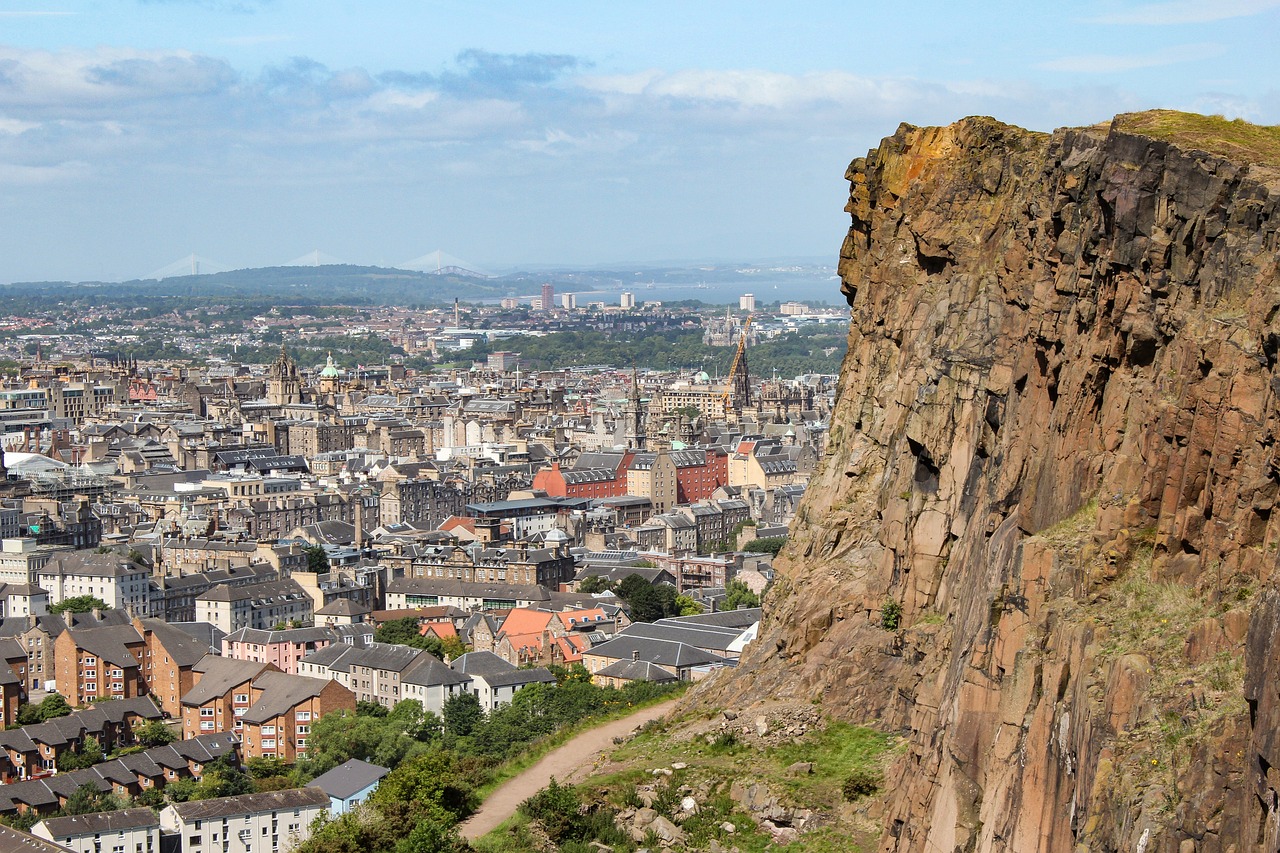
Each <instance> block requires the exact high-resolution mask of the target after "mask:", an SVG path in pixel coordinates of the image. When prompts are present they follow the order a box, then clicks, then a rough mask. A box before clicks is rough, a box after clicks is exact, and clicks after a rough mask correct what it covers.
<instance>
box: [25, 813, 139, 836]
mask: <svg viewBox="0 0 1280 853" xmlns="http://www.w3.org/2000/svg"><path fill="white" fill-rule="evenodd" d="M41 823H43V824H44V828H45V829H46V830H48V831H49V834H50V835H51V836H53V837H54V838H67V837H74V836H76V835H88V834H92V833H95V832H117V831H119V830H122V829H147V828H150V827H159V826H160V818H158V817H157V816H156V813H155V812H153V811H152V810H151V809H147V808H141V809H120V810H119V811H114V812H94V813H93V814H81V815H73V816H71V817H48V818H45V819H44V820H42V821H41Z"/></svg>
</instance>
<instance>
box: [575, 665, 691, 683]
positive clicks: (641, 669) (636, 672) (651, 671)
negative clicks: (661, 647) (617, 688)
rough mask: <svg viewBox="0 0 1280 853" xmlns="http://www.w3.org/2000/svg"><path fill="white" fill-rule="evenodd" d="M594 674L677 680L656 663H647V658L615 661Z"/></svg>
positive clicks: (643, 679)
mask: <svg viewBox="0 0 1280 853" xmlns="http://www.w3.org/2000/svg"><path fill="white" fill-rule="evenodd" d="M594 674H595V675H599V676H607V677H610V678H621V679H623V680H625V681H655V682H660V683H661V682H668V681H677V680H678V679H677V677H676V676H674V675H672V674H671V673H670V672H669V671H667V670H665V669H663V668H662V667H660V666H658V665H657V664H656V663H649V661H647V660H620V661H616V662H614V663H611V664H609V665H608V666H606V667H604V668H603V669H598V670H596V671H595V673H594Z"/></svg>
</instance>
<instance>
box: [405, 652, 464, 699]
mask: <svg viewBox="0 0 1280 853" xmlns="http://www.w3.org/2000/svg"><path fill="white" fill-rule="evenodd" d="M470 689H471V678H470V677H469V676H467V675H464V674H462V673H460V672H457V671H455V670H454V669H453V668H452V667H449V666H446V665H445V664H444V663H443V662H442V661H440V660H438V659H437V658H436V656H435V655H430V654H429V655H425V656H424V657H422V658H420V660H419V663H418V664H417V665H416V666H414V667H413V668H412V669H410V670H409V671H408V672H406V673H405V674H404V676H403V677H402V678H401V679H400V695H401V698H402V699H416V700H417V701H419V702H421V703H422V709H423V710H424V711H430V712H432V713H433V714H442V713H444V703H445V702H448V701H449V700H450V699H452V698H453V697H454V696H457V695H458V694H460V693H466V692H467V691H469V690H470Z"/></svg>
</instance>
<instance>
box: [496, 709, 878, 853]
mask: <svg viewBox="0 0 1280 853" xmlns="http://www.w3.org/2000/svg"><path fill="white" fill-rule="evenodd" d="M902 746H903V741H902V739H901V738H900V737H898V736H896V735H892V734H886V733H883V732H879V731H876V730H874V729H870V728H866V727H862V726H852V725H848V724H846V723H838V722H831V723H829V724H828V725H826V726H825V727H824V728H823V729H821V730H813V731H810V732H809V733H808V734H806V735H805V736H803V737H801V738H799V739H798V740H797V741H795V742H792V743H788V744H785V745H782V746H776V747H767V748H764V749H762V748H760V747H759V746H758V745H754V744H751V743H749V742H748V741H747V740H746V739H745V738H740V737H738V736H737V735H736V733H735V729H734V727H729V728H728V729H725V730H722V731H718V732H715V731H713V732H712V733H710V734H701V735H695V736H692V737H690V736H689V735H688V734H687V733H685V734H681V733H678V732H677V731H673V728H672V727H671V726H670V725H669V724H658V725H650V726H648V727H646V728H645V730H644V731H643V732H642V733H641V734H639V735H637V736H636V737H634V738H633V739H632V740H630V741H629V742H628V743H627V744H625V745H624V746H622V747H619V748H618V749H617V750H615V751H614V753H613V757H612V761H613V765H614V769H613V770H612V772H608V773H607V774H604V775H597V776H594V777H592V778H590V779H588V780H587V781H585V782H583V783H582V784H580V785H578V786H576V788H577V790H578V792H579V796H580V797H581V798H582V800H584V801H586V802H590V803H598V804H602V805H603V806H604V807H606V808H608V809H610V810H612V809H619V808H624V807H627V806H635V805H637V804H638V801H637V796H638V795H637V790H638V789H639V788H641V787H645V786H649V787H654V786H656V788H657V791H658V793H659V800H660V802H661V803H662V805H659V806H656V807H657V808H659V810H660V811H668V810H669V809H670V808H671V806H672V804H673V803H675V802H678V801H679V799H680V797H681V796H683V793H682V789H683V788H684V787H685V786H688V787H689V788H690V789H692V790H693V791H695V792H697V793H696V798H697V799H698V801H699V804H700V813H699V814H698V815H697V816H696V818H694V819H691V820H690V821H686V822H685V823H684V824H683V825H682V829H683V830H684V831H685V832H686V833H687V834H688V836H689V839H688V842H689V846H690V847H691V848H693V849H706V848H707V847H708V846H709V844H710V842H711V841H712V840H715V841H716V842H718V843H719V844H720V845H721V846H722V847H723V848H724V849H726V850H727V849H730V848H737V849H738V850H739V851H741V853H765V851H769V853H837V851H839V853H859V851H862V853H869V851H871V850H874V849H875V845H876V840H877V837H878V835H879V831H880V827H878V826H876V825H874V824H872V823H871V822H870V821H869V820H866V819H859V820H855V822H854V823H853V824H852V825H851V824H850V823H849V822H848V821H849V818H848V817H846V818H845V819H843V820H837V819H836V815H837V814H838V813H841V812H842V811H843V810H844V805H845V796H844V792H843V787H844V783H845V780H847V779H849V778H850V777H851V776H853V775H859V777H860V778H868V779H878V780H880V784H883V778H884V777H883V774H884V770H885V767H886V765H887V764H888V762H889V761H891V760H892V758H893V757H894V756H895V755H896V754H897V753H898V752H899V751H900V750H901V748H902ZM798 761H811V762H813V768H814V772H813V773H812V774H811V775H788V773H787V772H786V769H787V767H789V766H791V765H792V764H794V763H796V762H798ZM674 762H684V763H685V764H687V765H688V767H687V769H684V770H679V771H676V773H675V775H674V776H672V777H668V778H667V779H665V780H664V779H663V778H662V777H655V776H654V775H653V772H652V771H653V768H655V767H669V766H670V765H671V764H673V763H674ZM734 781H742V782H745V783H747V784H750V783H754V782H761V783H764V784H765V785H767V786H768V788H769V790H770V792H771V793H772V794H774V795H776V796H778V797H779V798H780V800H781V801H782V802H784V803H786V804H788V805H793V806H799V807H804V808H809V809H812V810H814V811H816V812H818V813H820V814H822V815H824V816H825V817H824V819H822V820H820V821H819V825H818V826H817V827H816V828H814V829H811V830H808V831H806V832H803V833H801V835H800V837H799V838H798V839H797V840H796V841H795V842H794V843H791V844H786V845H778V844H776V843H775V842H774V841H773V838H772V837H771V836H770V835H769V833H768V832H766V831H765V830H764V829H762V828H760V827H757V826H756V825H755V824H754V822H753V821H752V819H751V817H750V816H749V815H748V814H747V813H746V812H745V811H744V810H743V808H742V807H741V806H740V805H739V804H738V803H736V802H734V801H733V800H732V799H731V798H730V797H729V790H730V787H731V786H732V784H733V782H734ZM726 821H727V822H729V823H732V824H733V825H734V827H735V829H734V831H733V832H728V831H726V830H724V829H723V824H724V823H725V822H726ZM530 829H531V828H530V826H529V821H528V818H527V817H525V816H523V815H519V814H518V815H516V816H515V817H514V818H512V819H511V820H509V821H507V822H506V823H505V824H503V826H501V827H499V828H498V829H496V830H494V831H493V832H492V833H490V834H489V835H487V836H485V837H484V838H482V839H479V840H478V841H477V842H476V843H475V847H476V849H477V850H479V851H481V853H534V851H538V850H541V849H545V847H543V846H542V845H539V844H538V842H537V840H536V835H535V834H534V833H532V832H531V831H530ZM597 840H604V839H597ZM608 842H609V845H610V847H612V848H613V849H614V851H615V853H631V851H634V850H636V849H638V848H640V847H651V848H652V847H656V844H653V845H650V844H648V843H647V841H646V842H631V841H630V840H629V839H626V840H623V839H618V838H616V837H610V838H609V839H608ZM588 846H589V845H588V844H587V843H586V842H583V843H581V844H579V843H577V842H575V843H573V844H569V845H561V848H560V849H561V850H566V851H567V850H573V851H575V853H576V851H578V850H579V849H582V850H584V851H586V849H587V847H588ZM591 853H594V850H592V851H591Z"/></svg>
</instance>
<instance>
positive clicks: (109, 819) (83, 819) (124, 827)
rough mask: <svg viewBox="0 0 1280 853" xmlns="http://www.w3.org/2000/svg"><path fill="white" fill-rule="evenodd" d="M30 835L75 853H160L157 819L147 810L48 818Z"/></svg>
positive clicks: (33, 828)
mask: <svg viewBox="0 0 1280 853" xmlns="http://www.w3.org/2000/svg"><path fill="white" fill-rule="evenodd" d="M31 834H32V835H35V836H37V837H39V838H44V839H47V840H49V841H53V842H56V843H58V844H61V845H62V846H63V847H66V848H68V849H70V850H73V851H75V853H160V819H159V818H158V817H156V813H155V812H153V811H152V810H151V809H147V808H137V809H120V810H119V811H114V812H94V813H93V814H82V815H72V816H70V817H49V818H45V819H44V820H42V821H40V822H39V823H37V824H36V825H35V826H33V827H31Z"/></svg>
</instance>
